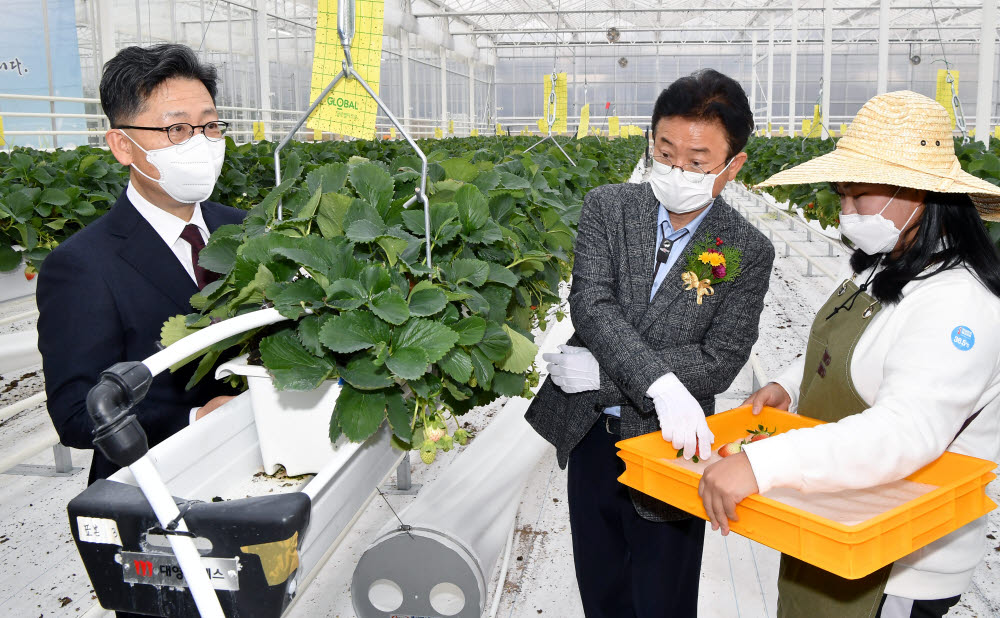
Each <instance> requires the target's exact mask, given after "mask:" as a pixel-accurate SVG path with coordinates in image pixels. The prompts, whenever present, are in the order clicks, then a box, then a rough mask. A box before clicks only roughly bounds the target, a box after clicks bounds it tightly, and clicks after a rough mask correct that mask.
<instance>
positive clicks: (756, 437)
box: [747, 425, 777, 443]
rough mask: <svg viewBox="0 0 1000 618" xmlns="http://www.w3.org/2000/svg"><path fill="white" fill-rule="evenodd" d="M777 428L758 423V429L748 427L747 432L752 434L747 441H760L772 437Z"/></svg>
mask: <svg viewBox="0 0 1000 618" xmlns="http://www.w3.org/2000/svg"><path fill="white" fill-rule="evenodd" d="M776 430H777V428H775V429H767V428H766V427H764V426H763V425H757V429H747V433H748V434H750V439H749V440H748V441H747V443H750V442H760V441H761V440H763V439H764V438H770V437H771V436H773V435H774V433H775V431H776Z"/></svg>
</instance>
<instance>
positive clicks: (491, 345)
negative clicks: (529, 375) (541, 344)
mask: <svg viewBox="0 0 1000 618" xmlns="http://www.w3.org/2000/svg"><path fill="white" fill-rule="evenodd" d="M476 347H477V348H478V349H479V350H481V351H482V353H483V355H485V356H486V358H489V359H490V360H491V361H494V362H497V363H500V362H503V361H504V359H506V358H507V354H508V353H509V352H510V349H511V340H510V336H509V335H508V334H507V330H506V325H504V326H500V325H499V324H497V323H496V322H487V323H486V333H485V334H484V335H483V339H482V341H480V342H479V343H478V344H477V345H476ZM532 359H534V357H533V356H532Z"/></svg>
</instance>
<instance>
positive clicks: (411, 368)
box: [385, 347, 428, 380]
mask: <svg viewBox="0 0 1000 618" xmlns="http://www.w3.org/2000/svg"><path fill="white" fill-rule="evenodd" d="M385 365H386V367H388V368H389V370H390V371H392V372H393V373H394V374H396V375H397V376H399V377H400V378H403V379H404V380H416V379H417V378H419V377H420V376H422V375H424V374H425V373H427V365H428V362H427V355H426V354H425V353H424V351H423V350H421V349H420V348H415V347H408V348H399V347H397V348H395V349H393V351H392V352H391V353H390V354H389V357H388V358H386V359H385Z"/></svg>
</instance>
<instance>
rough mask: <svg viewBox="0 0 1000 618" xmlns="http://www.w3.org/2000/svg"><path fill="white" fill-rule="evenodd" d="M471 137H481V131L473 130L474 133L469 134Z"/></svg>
mask: <svg viewBox="0 0 1000 618" xmlns="http://www.w3.org/2000/svg"><path fill="white" fill-rule="evenodd" d="M469 135H470V136H471V137H479V129H473V130H472V131H471V132H470V133H469Z"/></svg>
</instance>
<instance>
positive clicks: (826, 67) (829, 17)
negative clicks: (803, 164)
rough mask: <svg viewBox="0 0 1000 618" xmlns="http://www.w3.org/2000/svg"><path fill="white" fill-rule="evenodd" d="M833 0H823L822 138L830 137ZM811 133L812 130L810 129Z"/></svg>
mask: <svg viewBox="0 0 1000 618" xmlns="http://www.w3.org/2000/svg"><path fill="white" fill-rule="evenodd" d="M832 85H833V0H823V81H822V82H821V83H820V88H822V89H823V98H822V102H821V103H820V105H821V109H820V112H821V116H820V124H821V126H822V134H821V135H822V137H823V139H829V138H830V91H831V90H832V89H833V88H832ZM810 133H812V131H810Z"/></svg>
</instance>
